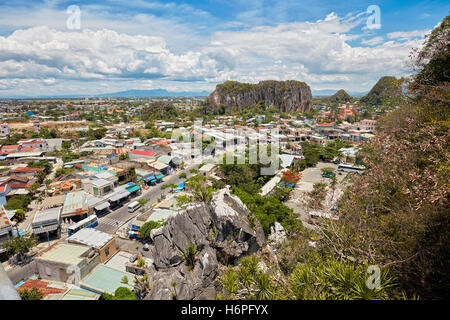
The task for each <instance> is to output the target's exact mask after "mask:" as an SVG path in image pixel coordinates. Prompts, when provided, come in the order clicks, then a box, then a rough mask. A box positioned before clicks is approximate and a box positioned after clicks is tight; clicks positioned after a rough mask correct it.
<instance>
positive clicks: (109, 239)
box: [67, 228, 119, 263]
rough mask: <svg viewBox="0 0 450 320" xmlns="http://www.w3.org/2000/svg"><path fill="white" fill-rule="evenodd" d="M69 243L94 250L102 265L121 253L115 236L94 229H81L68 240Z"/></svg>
mask: <svg viewBox="0 0 450 320" xmlns="http://www.w3.org/2000/svg"><path fill="white" fill-rule="evenodd" d="M67 241H68V242H69V243H76V244H81V245H85V246H88V247H91V248H94V250H95V251H96V252H97V253H98V255H99V261H100V263H105V262H106V261H108V260H109V259H110V258H111V257H112V256H113V255H114V254H115V253H116V252H118V251H119V246H118V245H117V243H116V237H115V236H113V235H110V234H108V233H105V232H102V231H100V230H97V229H93V228H84V229H81V230H80V231H78V232H76V233H74V234H73V235H71V236H70V237H69V238H67Z"/></svg>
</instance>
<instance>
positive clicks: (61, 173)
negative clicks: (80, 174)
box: [55, 168, 74, 178]
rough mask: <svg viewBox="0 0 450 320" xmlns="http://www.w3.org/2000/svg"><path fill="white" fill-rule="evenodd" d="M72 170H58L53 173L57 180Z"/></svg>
mask: <svg viewBox="0 0 450 320" xmlns="http://www.w3.org/2000/svg"><path fill="white" fill-rule="evenodd" d="M73 170H74V169H73V168H60V169H56V171H55V178H59V177H61V176H63V175H66V174H69V173H71V172H72V171H73Z"/></svg>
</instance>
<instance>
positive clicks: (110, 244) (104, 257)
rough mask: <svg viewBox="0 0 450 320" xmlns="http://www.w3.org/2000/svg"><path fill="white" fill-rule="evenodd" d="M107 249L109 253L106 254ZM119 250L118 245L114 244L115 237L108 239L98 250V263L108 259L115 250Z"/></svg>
mask: <svg viewBox="0 0 450 320" xmlns="http://www.w3.org/2000/svg"><path fill="white" fill-rule="evenodd" d="M108 250H109V254H106V253H107V251H108ZM118 251H119V247H118V245H117V244H116V238H114V239H112V240H111V241H109V242H108V243H107V244H106V245H105V246H104V247H103V248H101V249H100V250H99V252H98V253H99V259H100V263H105V262H106V261H108V260H109V259H110V258H111V257H112V256H113V255H114V254H115V253H116V252H118Z"/></svg>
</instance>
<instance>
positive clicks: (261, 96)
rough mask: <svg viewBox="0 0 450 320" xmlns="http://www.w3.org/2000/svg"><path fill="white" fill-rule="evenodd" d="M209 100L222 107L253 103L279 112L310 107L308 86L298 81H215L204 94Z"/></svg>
mask: <svg viewBox="0 0 450 320" xmlns="http://www.w3.org/2000/svg"><path fill="white" fill-rule="evenodd" d="M208 101H209V104H210V105H211V106H212V107H214V108H216V109H218V108H224V110H223V111H228V110H232V109H236V108H237V109H242V108H246V107H251V106H254V105H258V104H259V105H261V106H263V107H265V108H276V109H278V110H279V111H281V112H292V111H298V112H305V111H306V112H307V111H311V108H312V94H311V88H310V87H309V86H308V85H307V84H306V83H305V82H301V81H295V80H287V81H275V80H267V81H261V82H259V83H258V84H250V83H240V82H237V81H226V82H224V83H222V84H218V85H217V86H216V89H215V90H214V91H213V92H212V93H211V94H210V95H209V97H208Z"/></svg>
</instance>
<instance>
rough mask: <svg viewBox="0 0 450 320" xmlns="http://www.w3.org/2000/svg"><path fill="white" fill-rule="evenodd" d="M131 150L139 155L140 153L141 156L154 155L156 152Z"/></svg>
mask: <svg viewBox="0 0 450 320" xmlns="http://www.w3.org/2000/svg"><path fill="white" fill-rule="evenodd" d="M130 152H131V153H132V154H137V155H140V156H148V157H152V156H154V155H155V154H156V153H154V152H150V151H142V150H131V151H130Z"/></svg>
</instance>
